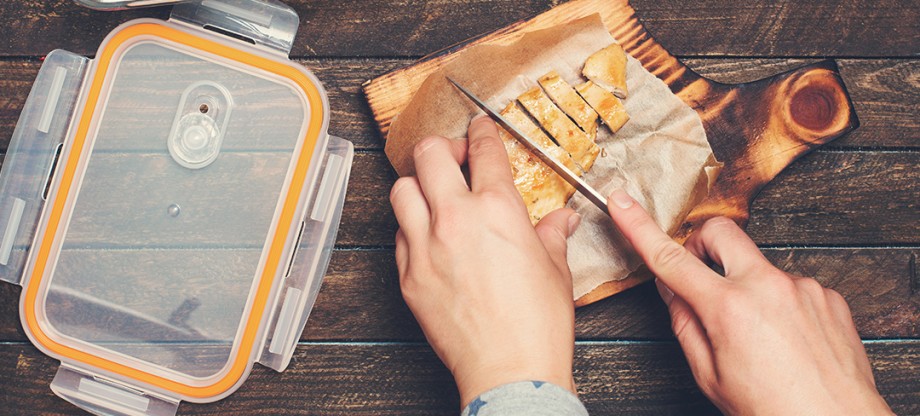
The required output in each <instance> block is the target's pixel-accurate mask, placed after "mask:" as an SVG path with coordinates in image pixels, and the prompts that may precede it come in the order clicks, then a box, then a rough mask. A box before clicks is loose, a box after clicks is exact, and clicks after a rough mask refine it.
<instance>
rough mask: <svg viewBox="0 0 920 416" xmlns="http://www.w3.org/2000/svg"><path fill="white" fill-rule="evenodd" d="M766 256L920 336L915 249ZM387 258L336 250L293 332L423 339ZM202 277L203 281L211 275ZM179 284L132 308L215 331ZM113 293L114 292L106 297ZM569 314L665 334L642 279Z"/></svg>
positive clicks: (3, 297) (875, 321) (12, 325)
mask: <svg viewBox="0 0 920 416" xmlns="http://www.w3.org/2000/svg"><path fill="white" fill-rule="evenodd" d="M764 253H765V254H766V256H767V258H769V259H770V260H771V261H772V262H773V263H774V264H776V265H777V266H778V267H780V268H782V269H784V270H787V271H788V272H790V273H794V274H797V275H800V276H814V277H816V278H817V279H818V281H820V282H821V283H822V284H824V285H825V286H827V287H830V288H833V289H835V290H837V291H839V292H840V293H841V294H843V295H844V297H845V298H846V299H847V301H848V302H849V304H850V309H851V310H852V313H853V316H854V321H855V322H856V326H857V328H858V329H859V332H860V335H861V336H863V337H864V338H903V337H908V338H914V337H920V290H918V289H917V288H916V287H917V286H916V285H920V281H915V282H914V284H915V287H914V289H911V279H912V278H914V279H916V278H917V272H918V270H916V267H917V266H916V262H915V263H914V264H913V265H912V264H911V258H912V256H913V257H916V256H917V255H920V250H916V249H851V248H835V249H765V250H764ZM188 254H189V253H186V252H183V253H173V254H170V255H177V256H178V257H177V260H176V261H177V263H176V265H177V267H185V266H188V265H191V266H194V265H195V263H196V262H195V261H194V258H195V257H194V256H190V255H188ZM107 255H110V254H107V253H99V254H97V255H89V254H87V256H86V257H87V260H86V262H85V263H84V264H83V266H82V267H84V268H87V269H92V268H93V262H94V261H95V260H93V259H95V258H97V257H99V256H107ZM162 255H164V253H147V254H144V255H141V254H137V255H135V260H136V261H151V260H150V259H148V257H150V258H154V259H155V258H157V257H160V256H162ZM223 255H224V257H225V258H226V261H228V262H232V261H235V260H234V259H238V258H240V257H241V256H240V253H237V252H234V251H228V252H226V253H224V254H223ZM393 256H394V255H393V251H392V250H391V249H383V250H343V251H335V252H334V253H333V256H332V262H331V263H330V265H329V270H328V272H327V276H326V279H325V281H324V282H323V287H322V289H321V290H320V294H319V298H318V299H317V301H316V305H315V307H314V309H313V312H312V313H311V315H310V320H309V321H308V323H307V328H306V330H305V331H304V333H303V336H302V337H301V339H302V340H304V341H336V340H351V341H356V340H365V341H379V340H386V341H423V340H424V339H425V338H424V337H423V335H422V333H421V331H420V330H419V328H418V325H417V324H416V323H415V319H414V318H413V317H412V314H411V313H410V312H409V310H408V308H407V307H406V305H405V303H404V302H403V300H402V295H401V294H400V289H399V278H398V274H397V270H396V265H395V262H394V260H393ZM237 261H238V260H237ZM78 266H79V265H78ZM97 269H100V270H102V269H103V268H100V267H97ZM100 273H101V272H100ZM130 277H131V276H126V277H125V279H126V280H127V279H130ZM210 280H211V281H212V283H211V284H216V283H213V282H217V281H216V280H214V279H210ZM156 283H157V284H160V283H161V282H160V281H157V282H156ZM111 284H112V283H110V285H111ZM132 284H136V285H137V287H139V288H142V287H146V286H149V285H150V284H151V283H147V284H144V283H143V282H140V283H135V282H134V281H132ZM163 284H170V283H169V282H165V283H163ZM220 284H223V283H220ZM181 286H182V287H176V288H175V290H174V292H175V296H174V299H169V298H168V297H158V296H157V295H156V294H155V293H159V292H162V291H154V292H151V291H149V290H143V289H141V290H142V291H143V292H144V293H153V294H152V295H151V296H145V297H144V298H143V299H138V300H137V301H136V304H135V307H136V308H139V309H143V310H145V311H146V313H147V314H148V315H153V316H159V317H160V318H161V320H162V321H168V317H170V316H171V315H172V311H173V310H175V309H176V308H180V307H181V305H182V304H183V302H184V300H186V299H189V298H191V299H194V300H196V304H200V305H201V307H200V308H198V309H196V310H195V311H193V312H192V313H190V314H188V316H187V317H186V318H187V319H186V320H184V321H183V324H187V325H188V326H189V327H193V328H195V329H196V330H197V332H199V333H201V334H212V335H213V334H215V333H219V332H220V331H218V329H219V328H211V327H209V326H207V325H198V323H203V322H206V321H208V319H209V318H211V317H213V316H214V315H213V312H216V310H217V309H215V308H219V306H220V305H222V304H225V303H227V302H230V301H229V300H221V299H216V298H214V295H210V294H209V293H210V292H208V290H207V288H208V287H209V283H208V279H199V280H197V281H196V280H194V279H190V281H189V284H187V285H181ZM75 287H76V286H75ZM225 289H226V288H225ZM240 290H241V291H242V292H239V291H237V293H243V294H245V292H246V290H247V289H246V288H245V287H242V288H240ZM89 291H90V292H93V293H96V296H97V297H106V296H105V295H104V293H103V294H99V293H98V292H111V290H109V289H107V288H100V287H96V286H90V288H89ZM19 293H20V290H19V289H18V288H16V287H14V286H12V285H6V284H4V285H0V341H24V340H25V339H26V338H25V336H24V334H23V333H22V330H21V327H20V325H19V310H18V304H19ZM129 293H136V292H129ZM215 293H216V292H215ZM220 293H225V291H220ZM116 295H118V293H114V294H111V295H109V296H108V297H111V296H116ZM122 302H125V301H122ZM576 316H577V318H576V335H577V337H578V338H579V339H582V340H609V339H634V340H638V339H657V340H668V339H672V335H671V329H670V326H669V319H668V315H667V311H666V309H665V307H664V305H663V303H662V302H661V300H660V299H659V297H658V293H657V292H656V291H655V288H654V286H653V285H652V284H643V285H641V286H639V287H636V288H635V289H632V290H629V291H626V292H624V293H621V294H619V295H617V296H614V297H612V298H610V299H607V300H604V301H601V302H597V303H595V304H592V305H589V306H585V307H582V308H580V309H578V311H577V313H576ZM183 326H185V325H183ZM132 328H145V327H144V326H143V325H137V324H135V325H131V326H128V325H124V328H123V330H124V331H128V332H125V334H129V333H130V331H132V330H133V329H132Z"/></svg>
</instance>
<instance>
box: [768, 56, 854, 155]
mask: <svg viewBox="0 0 920 416" xmlns="http://www.w3.org/2000/svg"><path fill="white" fill-rule="evenodd" d="M787 85H788V86H787V87H786V88H787V89H786V92H785V93H783V92H781V93H780V94H779V96H780V97H788V98H785V100H786V104H785V113H786V114H785V117H784V118H785V119H786V123H788V124H787V127H786V128H787V129H791V130H789V132H790V133H792V134H793V135H794V136H796V137H798V138H799V139H800V140H802V141H804V142H817V143H822V142H824V141H827V140H828V139H830V138H831V137H836V136H837V135H839V134H840V133H842V132H844V131H848V130H849V129H850V128H852V127H855V124H856V123H855V120H851V115H850V105H849V102H848V99H847V96H846V93H845V92H844V90H843V86H842V81H841V80H840V77H839V76H838V75H837V74H836V73H835V72H832V71H829V70H826V69H811V70H806V71H803V72H802V73H799V74H794V75H793V76H791V77H790V78H789V80H788V84H787Z"/></svg>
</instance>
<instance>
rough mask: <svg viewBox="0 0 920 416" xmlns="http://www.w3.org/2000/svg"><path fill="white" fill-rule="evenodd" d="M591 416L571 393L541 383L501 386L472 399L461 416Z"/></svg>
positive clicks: (523, 382) (530, 382)
mask: <svg viewBox="0 0 920 416" xmlns="http://www.w3.org/2000/svg"><path fill="white" fill-rule="evenodd" d="M517 415H522V416H524V415H527V416H531V415H532V416H543V415H546V416H588V411H587V410H586V409H585V406H584V405H583V404H581V401H579V400H578V397H575V395H574V394H572V392H570V391H568V390H566V389H563V388H562V387H559V386H557V385H555V384H551V383H545V382H542V381H521V382H517V383H509V384H505V385H501V386H498V387H496V388H494V389H492V390H489V391H487V392H485V393H483V394H481V395H480V396H479V397H477V398H475V399H473V401H472V402H470V404H469V405H468V406H466V409H463V413H462V416H517Z"/></svg>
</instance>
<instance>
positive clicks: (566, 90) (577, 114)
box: [538, 71, 597, 141]
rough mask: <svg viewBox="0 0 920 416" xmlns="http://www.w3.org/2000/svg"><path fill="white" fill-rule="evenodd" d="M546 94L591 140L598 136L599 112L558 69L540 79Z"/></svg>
mask: <svg viewBox="0 0 920 416" xmlns="http://www.w3.org/2000/svg"><path fill="white" fill-rule="evenodd" d="M538 82H539V83H540V85H541V86H542V87H543V90H544V91H546V95H549V98H551V99H552V100H553V102H555V103H556V105H558V106H559V108H560V109H561V110H562V111H563V112H565V113H566V114H568V115H569V117H571V118H572V120H574V121H575V123H576V124H578V127H581V130H582V131H584V132H585V133H586V134H587V135H588V138H590V139H591V141H595V139H596V137H597V113H596V112H594V110H593V109H591V106H589V105H588V103H586V102H585V100H583V99H582V98H581V96H579V95H578V93H577V92H575V89H574V88H572V86H571V85H569V83H568V82H565V80H563V79H562V78H561V77H560V76H559V74H558V73H557V72H556V71H550V72H549V73H547V74H546V75H544V76H542V77H540V79H539V80H538Z"/></svg>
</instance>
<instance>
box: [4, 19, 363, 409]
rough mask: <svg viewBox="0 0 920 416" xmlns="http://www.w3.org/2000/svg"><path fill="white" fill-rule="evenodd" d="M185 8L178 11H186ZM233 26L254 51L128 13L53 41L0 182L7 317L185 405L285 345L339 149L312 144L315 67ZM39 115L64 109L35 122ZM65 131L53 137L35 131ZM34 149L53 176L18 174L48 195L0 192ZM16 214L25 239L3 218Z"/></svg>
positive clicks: (318, 239) (339, 184)
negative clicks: (90, 35)
mask: <svg viewBox="0 0 920 416" xmlns="http://www.w3.org/2000/svg"><path fill="white" fill-rule="evenodd" d="M212 3H213V2H212ZM194 7H195V8H186V9H184V11H180V17H187V18H188V19H182V20H184V21H185V22H194V19H195V17H196V16H198V17H200V16H202V14H201V10H199V8H198V7H199V6H194ZM181 13H185V14H181ZM295 17H296V15H295ZM174 18H175V13H174ZM295 28H296V25H295ZM247 34H248V35H250V36H251V37H253V38H255V39H256V42H254V43H255V46H254V47H252V46H250V45H246V44H245V43H243V42H240V41H238V40H235V39H230V38H228V37H225V36H223V35H220V34H216V33H212V32H209V31H206V30H202V29H200V28H198V29H196V28H192V27H190V25H189V24H187V23H175V22H173V21H169V22H164V21H159V20H152V19H141V20H136V21H132V22H129V23H126V24H125V25H122V26H120V27H119V28H118V29H116V30H115V31H113V32H112V33H111V34H110V35H109V37H108V38H107V39H106V40H105V41H104V43H103V45H102V46H101V47H100V49H99V51H98V53H97V55H96V56H97V58H96V59H95V60H94V61H93V62H92V63H91V64H88V65H87V64H82V65H81V63H80V61H81V60H82V61H83V62H85V58H80V57H77V56H75V55H72V54H69V53H66V52H55V53H53V54H51V55H49V57H48V59H47V60H46V64H45V67H43V68H42V73H40V75H39V80H37V81H36V86H35V87H34V88H33V94H32V95H30V101H32V100H33V96H34V95H36V94H37V92H36V91H37V90H44V89H45V88H47V91H48V92H47V93H45V94H44V96H41V97H38V98H36V100H38V101H41V103H43V105H41V106H39V105H36V106H34V107H35V108H33V109H27V111H25V112H24V113H23V116H22V118H21V121H20V125H19V126H18V127H17V132H16V134H17V135H18V136H22V135H23V134H25V135H26V136H30V135H31V136H30V137H29V139H34V142H30V143H27V144H22V145H20V144H19V143H18V142H22V141H24V138H23V137H19V140H18V142H17V146H19V147H17V148H15V149H11V155H10V156H9V157H8V160H7V162H12V165H11V166H13V167H14V168H13V169H14V170H13V172H9V171H4V172H3V173H4V175H3V178H2V179H3V183H2V184H0V185H2V186H0V196H3V200H2V202H0V217H3V218H10V220H9V221H8V222H7V230H6V231H5V233H4V235H3V241H2V244H0V265H3V266H6V267H10V268H15V267H22V270H23V273H22V282H21V284H22V285H23V287H24V290H23V294H22V303H21V307H20V310H21V315H22V319H23V326H24V328H25V330H26V332H27V334H28V335H29V336H30V338H31V339H32V340H33V342H34V343H35V344H36V345H37V346H38V347H39V348H41V349H42V350H43V351H45V352H46V353H48V354H49V355H51V356H54V357H56V358H59V359H61V360H62V362H63V363H64V365H65V366H66V367H67V368H68V369H67V371H70V372H74V374H76V373H80V372H82V373H83V374H90V375H92V376H94V377H103V378H105V379H108V380H112V381H115V382H120V383H124V384H126V385H128V386H131V387H132V388H139V389H141V390H143V391H144V392H149V393H151V394H154V395H159V396H164V397H172V398H175V399H177V400H178V399H182V400H191V401H199V402H201V401H213V400H215V399H217V398H220V397H223V396H225V395H226V394H229V393H230V392H232V391H233V390H235V388H236V387H237V386H238V385H239V384H240V383H241V382H242V381H243V379H245V376H246V375H247V374H248V371H249V369H250V368H251V365H252V363H253V362H254V361H258V360H262V361H263V362H267V364H268V365H270V366H272V367H273V368H276V369H278V370H281V369H283V368H284V367H285V366H286V365H287V363H288V361H289V360H290V352H291V351H292V350H293V344H294V343H295V342H296V338H297V336H298V335H299V333H300V331H301V330H302V328H303V325H304V323H305V320H306V313H307V312H308V311H309V308H310V306H311V305H312V302H313V300H314V299H315V294H316V292H317V291H318V288H319V281H320V280H321V278H322V274H323V273H324V270H325V267H326V264H327V262H328V254H329V249H330V247H331V243H332V239H333V238H334V235H335V229H336V227H337V224H338V220H339V213H340V211H341V201H342V199H343V198H344V187H345V182H346V181H347V176H348V175H347V173H348V168H349V166H350V164H351V154H352V148H351V146H350V144H349V143H347V142H344V141H341V139H336V138H333V141H332V142H330V139H329V136H327V134H326V127H327V124H328V114H329V110H328V102H327V99H326V96H325V93H324V92H323V91H322V87H321V86H320V84H319V82H318V81H317V80H316V79H315V78H314V77H313V76H312V75H311V74H309V73H308V72H306V71H305V70H303V69H302V68H300V67H299V66H297V65H293V64H292V63H290V62H289V61H288V60H287V58H286V56H284V55H283V54H281V53H279V51H283V48H280V49H279V48H278V47H277V45H279V44H280V45H284V44H285V43H284V42H287V43H288V44H289V43H290V39H287V40H285V39H281V41H280V42H279V41H278V40H277V39H267V41H266V39H261V38H259V34H258V33H247ZM290 36H291V39H292V37H293V33H291V34H290ZM87 66H88V68H87ZM68 71H69V72H68ZM62 73H63V74H64V75H61V74H62ZM84 73H85V75H84ZM71 84H74V85H75V87H74V89H75V90H79V91H78V92H73V91H70V90H68V87H69V86H70V85H71ZM77 85H78V86H79V87H76V86H77ZM39 98H40V100H39ZM49 102H51V103H52V104H48V103H49ZM68 107H72V108H71V109H68ZM49 108H51V109H50V110H49ZM47 114H51V116H48V115H47ZM54 114H66V115H68V116H66V117H65V116H61V117H58V118H59V119H60V120H57V121H46V120H44V119H45V118H47V119H49V120H55V119H54ZM23 120H25V121H23ZM33 122H34V123H33ZM45 124H47V126H46V125H45ZM34 126H37V127H35V130H34V132H33V133H34V134H33V133H24V132H25V131H32V130H28V129H30V128H33V127H34ZM43 127H44V128H43ZM21 129H22V130H21ZM43 130H44V132H43ZM65 132H69V133H67V140H64V141H63V145H61V146H57V147H56V146H55V143H54V141H53V140H50V139H47V137H50V136H53V135H54V134H55V133H57V134H59V135H60V136H61V137H62V138H63V135H64V134H65ZM32 136H34V137H32ZM343 142H344V143H343ZM29 146H32V147H29ZM53 148H56V149H57V150H58V151H59V153H60V157H59V158H58V159H57V164H56V166H54V167H53V169H54V174H53V175H52V177H53V180H52V181H51V182H50V185H49V187H48V188H47V190H43V189H38V190H37V191H38V192H44V193H46V195H42V199H45V198H46V199H47V202H45V203H42V201H41V200H39V199H38V198H37V197H35V195H36V194H35V192H36V189H32V190H31V192H32V193H31V194H29V195H31V196H15V195H18V194H17V193H16V192H19V191H15V192H14V191H11V189H13V190H15V189H18V188H25V187H24V186H20V185H18V182H17V181H20V182H21V179H22V178H17V176H29V175H30V174H31V175H33V176H34V175H36V174H37V173H40V172H31V173H29V171H26V170H20V171H16V169H15V167H16V166H31V167H30V169H33V170H40V169H43V168H42V166H45V165H47V164H48V163H53V159H54V158H53V157H51V158H49V157H48V156H47V155H48V151H49V150H50V149H53ZM336 149H337V150H336ZM43 152H44V153H43ZM38 156H41V159H40V163H29V161H34V160H33V159H34V158H35V157H38ZM10 157H12V158H13V159H15V160H12V161H11V160H10V159H9V158H10ZM49 167H50V165H49ZM4 168H6V163H5V164H4ZM21 172H25V173H21ZM43 178H44V177H40V178H39V179H40V183H41V184H42V185H44V183H45V181H44V179H43ZM26 182H28V181H26ZM32 182H33V183H34V182H35V181H34V180H33V181H32ZM17 187H18V188H17ZM42 187H43V186H42ZM32 188H35V187H34V186H33V187H32ZM41 205H43V209H41V207H40V206H41ZM31 212H34V213H35V214H30V213H31ZM39 213H40V215H39ZM29 215H34V216H35V220H34V221H37V224H36V225H35V226H33V227H32V228H33V229H34V237H32V235H31V234H29V233H18V234H17V229H19V228H28V227H27V226H20V222H22V223H28V217H29ZM17 217H18V218H17ZM22 218H26V219H22ZM13 219H16V221H15V222H14V221H12V220H13ZM10 230H13V231H12V232H11V231H10ZM30 241H31V242H30ZM6 246H8V247H6ZM4 253H6V258H4ZM295 254H296V255H295ZM17 265H18V266H17ZM11 270H12V269H11ZM305 310H306V312H305ZM285 356H286V357H285ZM62 370H64V368H62ZM68 374H70V373H68ZM59 378H62V376H61V373H60V372H59ZM57 381H58V379H56V383H57ZM91 381H92V380H91ZM81 386H82V384H80V383H77V384H76V385H73V386H68V387H67V388H73V389H76V390H79V388H81ZM59 388H63V386H59ZM93 388H95V389H96V390H93ZM106 388H111V386H110V385H108V384H104V385H102V387H99V386H96V387H93V386H91V385H89V384H87V390H86V391H87V392H90V393H86V394H83V395H82V396H80V397H82V398H81V399H80V400H83V399H86V398H87V397H89V398H92V397H95V396H93V394H96V396H100V395H101V396H107V397H108V396H113V395H116V396H117V394H115V393H113V392H111V391H109V392H108V393H107V392H106V390H105V389H106ZM100 389H101V390H100ZM92 391H95V392H96V393H92ZM100 391H101V392H102V393H99V392H100ZM56 392H58V393H59V394H61V395H62V396H65V398H66V397H67V395H66V394H62V393H61V392H60V391H58V390H56ZM71 399H72V397H71V398H68V400H71ZM86 400H89V399H86ZM71 401H76V400H71ZM128 402H130V400H128ZM145 406H147V405H145ZM145 408H146V407H145ZM173 411H174V409H173Z"/></svg>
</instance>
